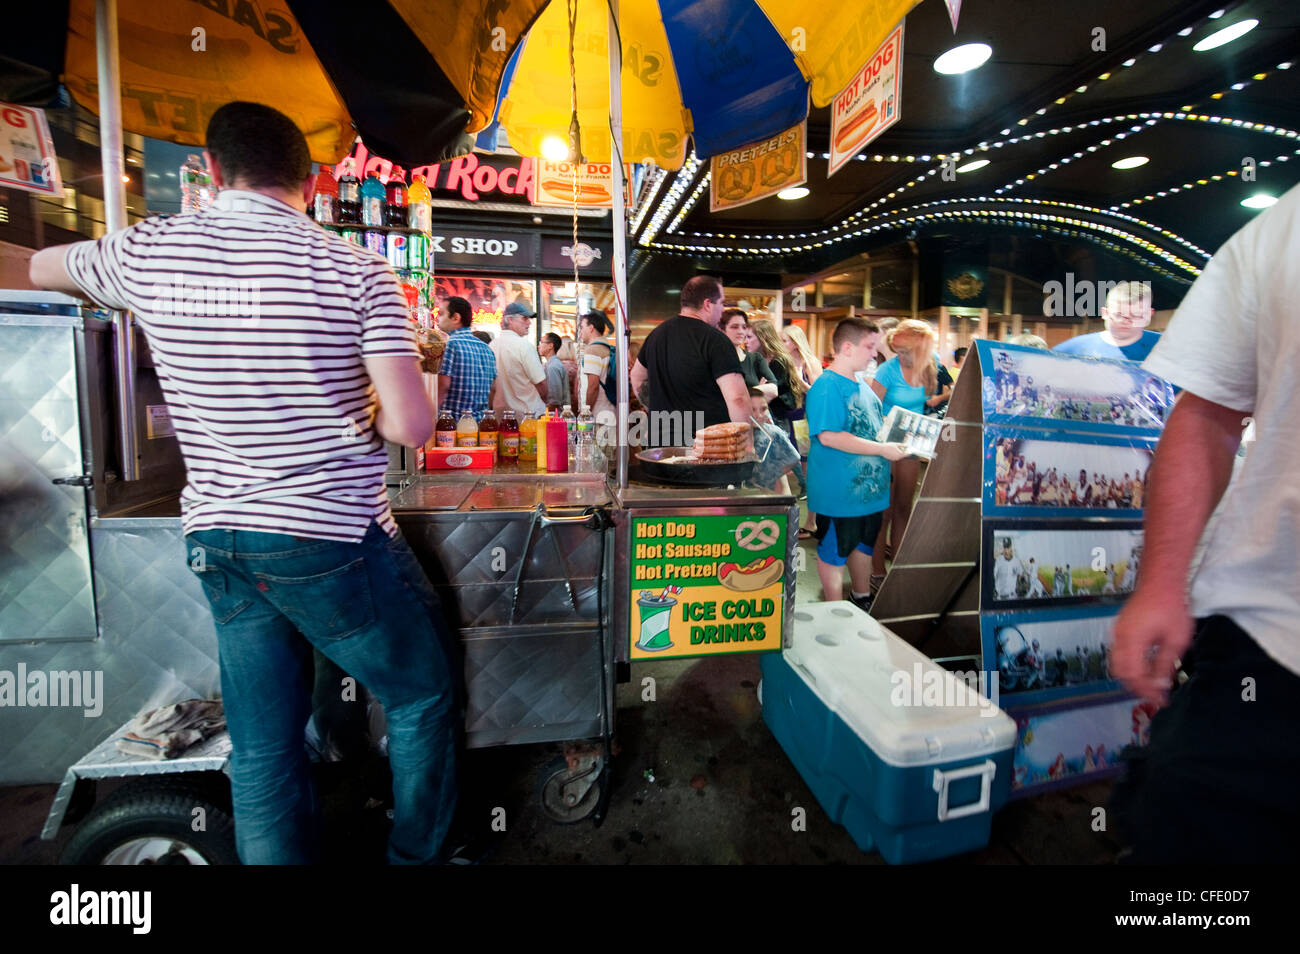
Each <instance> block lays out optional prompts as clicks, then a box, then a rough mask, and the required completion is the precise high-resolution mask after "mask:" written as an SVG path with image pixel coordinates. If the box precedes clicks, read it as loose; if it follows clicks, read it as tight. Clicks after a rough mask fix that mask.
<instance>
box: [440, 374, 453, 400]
mask: <svg viewBox="0 0 1300 954" xmlns="http://www.w3.org/2000/svg"><path fill="white" fill-rule="evenodd" d="M450 393H451V377H450V375H446V374H440V375H438V394H439V395H440V400H443V401H445V400H447V395H448V394H450Z"/></svg>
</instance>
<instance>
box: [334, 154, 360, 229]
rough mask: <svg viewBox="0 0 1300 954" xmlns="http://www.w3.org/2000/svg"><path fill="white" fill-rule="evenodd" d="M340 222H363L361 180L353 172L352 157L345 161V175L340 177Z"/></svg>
mask: <svg viewBox="0 0 1300 954" xmlns="http://www.w3.org/2000/svg"><path fill="white" fill-rule="evenodd" d="M338 192H339V221H340V222H347V223H356V224H359V223H360V222H361V180H360V179H358V178H357V177H356V175H355V174H354V172H353V164H352V157H351V156H349V157H348V158H347V159H344V160H343V175H341V176H339V182H338Z"/></svg>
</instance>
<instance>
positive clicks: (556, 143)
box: [542, 136, 569, 162]
mask: <svg viewBox="0 0 1300 954" xmlns="http://www.w3.org/2000/svg"><path fill="white" fill-rule="evenodd" d="M542 158H543V159H549V160H550V161H551V162H563V161H564V160H565V159H568V158H569V144H568V143H567V142H565V141H564V140H563V139H561V138H560V137H559V136H547V137H546V138H545V139H543V140H542Z"/></svg>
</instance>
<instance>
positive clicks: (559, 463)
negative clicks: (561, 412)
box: [537, 417, 569, 474]
mask: <svg viewBox="0 0 1300 954" xmlns="http://www.w3.org/2000/svg"><path fill="white" fill-rule="evenodd" d="M537 453H538V455H539V457H540V455H541V445H540V444H539V445H538V451H537ZM546 470H547V471H548V472H549V473H552V474H563V473H567V472H568V470H569V429H568V427H566V426H565V424H564V421H563V420H561V419H560V418H558V417H553V418H551V419H550V420H549V421H547V422H546Z"/></svg>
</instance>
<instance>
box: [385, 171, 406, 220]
mask: <svg viewBox="0 0 1300 954" xmlns="http://www.w3.org/2000/svg"><path fill="white" fill-rule="evenodd" d="M385 191H386V193H387V198H386V206H385V208H384V222H385V224H386V225H399V226H404V225H406V183H405V182H403V181H402V180H401V179H399V178H397V177H396V176H394V177H393V178H391V179H389V180H388V188H387V190H385Z"/></svg>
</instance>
